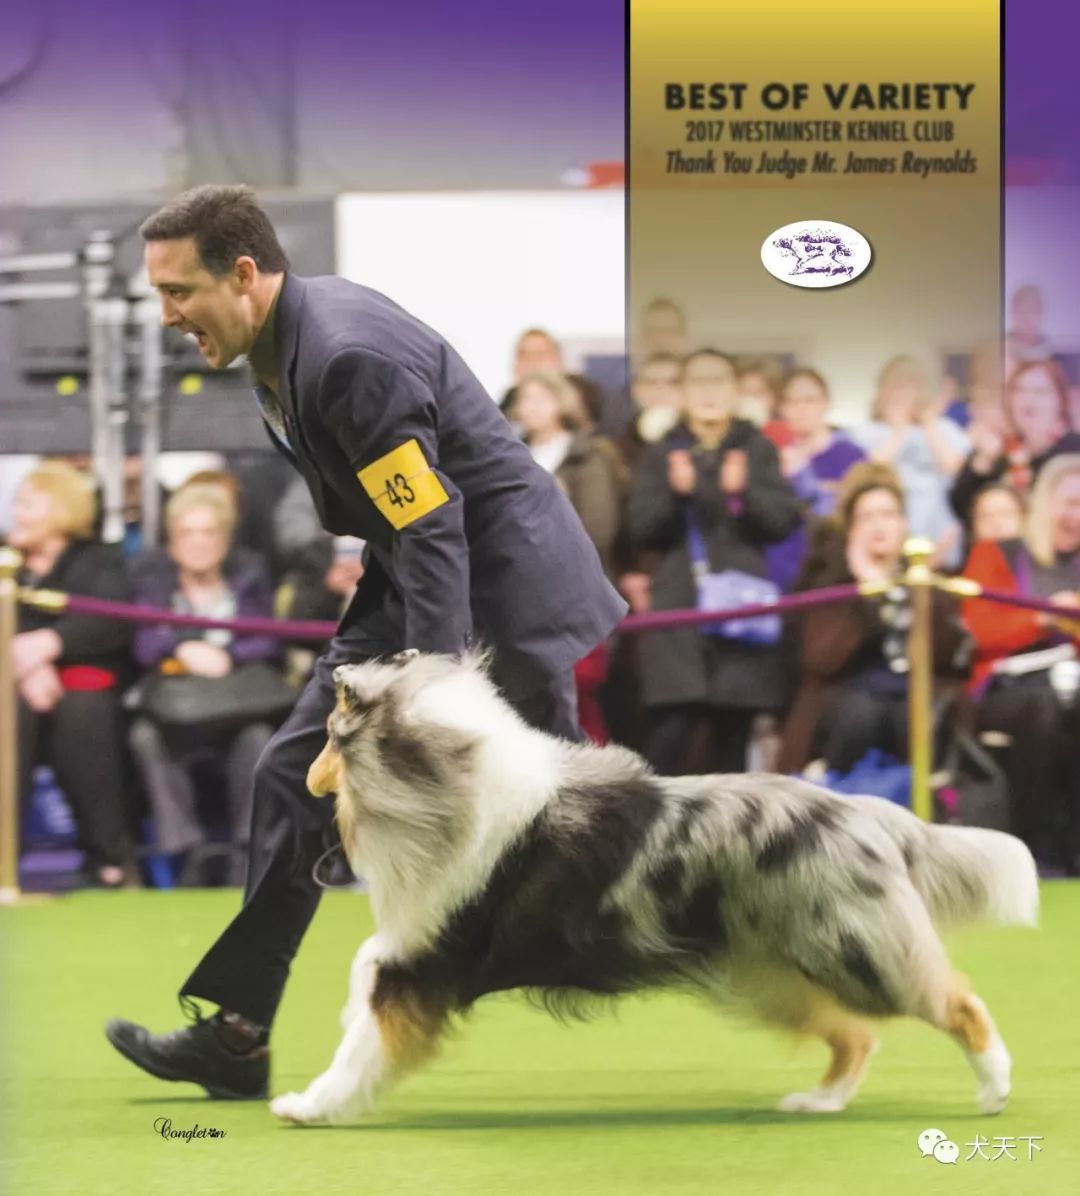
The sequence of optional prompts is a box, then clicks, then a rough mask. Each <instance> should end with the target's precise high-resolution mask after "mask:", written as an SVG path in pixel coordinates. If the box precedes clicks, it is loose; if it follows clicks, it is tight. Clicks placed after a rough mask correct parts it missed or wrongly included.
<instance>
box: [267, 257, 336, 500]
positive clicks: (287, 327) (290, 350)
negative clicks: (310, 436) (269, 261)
mask: <svg viewBox="0 0 1080 1196" xmlns="http://www.w3.org/2000/svg"><path fill="white" fill-rule="evenodd" d="M303 304H304V282H303V279H301V278H297V276H296V275H295V274H292V273H286V275H285V278H284V281H283V282H282V284H281V293H280V294H279V295H278V302H277V311H276V313H275V316H274V341H275V348H276V349H277V363H278V388H279V390H280V391H281V393H280V394H279V395H278V402H279V403H280V404H281V411H282V414H283V416H284V418H285V432H286V435H287V436H288V438H289V444H290V446H291V447H292V451H293V454H294V456H295V458H296V465H297V466H298V468H299V469H300V472H301V473H302V474H303V475H304V478H305V480H306V481H307V484H308V489H309V490H310V491H311V497H312V498H313V499H314V501H315V506H316V508H317V509H318V512H319V515H320V517H324V516H325V514H326V498H325V494H324V492H323V480H322V476H321V474H320V473H319V469H318V466H317V465H316V463H315V462H314V461H313V460H312V458H311V455H310V453H309V452H308V447H307V444H306V442H305V440H304V434H303V432H302V430H301V428H300V417H299V411H298V404H297V396H296V395H295V394H294V393H293V378H294V376H295V371H296V357H297V353H298V352H299V348H300V310H301V308H302V307H303Z"/></svg>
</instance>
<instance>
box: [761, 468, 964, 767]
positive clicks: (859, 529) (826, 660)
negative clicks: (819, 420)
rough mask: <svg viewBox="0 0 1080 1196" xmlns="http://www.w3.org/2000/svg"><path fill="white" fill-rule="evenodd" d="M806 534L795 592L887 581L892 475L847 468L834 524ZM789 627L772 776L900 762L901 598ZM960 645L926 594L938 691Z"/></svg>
mask: <svg viewBox="0 0 1080 1196" xmlns="http://www.w3.org/2000/svg"><path fill="white" fill-rule="evenodd" d="M816 532H817V534H816V536H815V540H814V544H813V546H812V548H811V552H810V555H809V556H808V557H807V560H806V564H805V566H804V568H803V573H802V576H801V578H800V580H799V584H798V587H797V588H798V589H801V590H802V589H805V590H811V589H817V588H819V587H821V586H833V585H844V584H850V583H852V582H880V581H885V580H888V579H889V578H891V577H894V576H895V575H896V574H897V573H898V572H899V570H900V568H901V565H902V557H903V547H904V540H905V538H906V536H907V517H906V515H905V511H904V492H903V488H902V486H901V484H900V480H899V478H898V477H897V475H896V473H895V471H894V470H892V469H891V468H889V467H888V466H882V465H875V464H873V463H871V462H864V463H862V464H859V465H856V466H854V468H852V469H851V471H850V472H849V473H848V475H847V478H846V479H845V480H844V483H843V486H842V489H841V492H840V494H839V497H838V508H837V513H836V517H835V519H834V520H830V521H826V522H824V523H823V524H820V525H819V526H818V528H817V529H816ZM902 594H903V591H900V595H902ZM793 623H794V627H793V633H792V638H793V641H794V644H795V645H796V647H795V653H794V654H795V656H796V659H797V664H798V671H799V674H800V681H799V688H798V692H797V693H796V696H795V701H794V703H793V704H792V707H791V710H790V712H789V715H788V718H787V721H786V723H785V726H784V730H783V737H782V743H781V749H780V760H779V764H778V769H779V771H780V772H787V773H793V772H800V771H802V769H804V768H805V767H806V766H807V764H808V763H809V762H810V761H811V760H814V759H818V758H823V759H824V760H825V763H826V764H827V766H828V767H829V769H830V770H836V771H837V772H841V773H846V772H849V771H850V770H851V769H852V768H853V767H854V766H855V765H856V764H857V763H858V762H859V761H860V760H861V759H862V757H863V756H864V755H866V753H867V752H868V751H869V750H870V749H871V748H878V749H880V750H881V751H884V752H887V753H889V754H890V755H892V756H895V757H897V758H898V759H904V758H905V757H906V755H907V628H908V626H909V623H910V607H909V606H908V604H907V602H906V601H905V600H904V599H903V598H902V596H894V595H893V594H891V593H890V594H887V595H884V596H881V597H867V598H859V599H857V600H855V601H852V602H845V603H836V604H834V605H830V606H822V607H815V608H813V609H810V610H807V611H804V612H803V613H802V614H800V615H799V616H797V618H796V620H794V621H793ZM965 643H966V637H965V636H964V634H963V629H962V627H961V625H960V623H959V620H958V619H957V618H956V607H955V603H954V602H953V600H952V599H951V598H949V597H947V596H946V595H944V594H942V595H939V594H938V593H937V592H935V595H934V650H935V672H936V674H937V677H938V681H937V686H938V688H939V689H940V690H941V691H942V692H945V691H947V690H949V689H957V688H958V687H959V680H958V678H959V676H960V675H961V674H962V670H963V667H964V665H965V664H966V659H965V657H964V648H965Z"/></svg>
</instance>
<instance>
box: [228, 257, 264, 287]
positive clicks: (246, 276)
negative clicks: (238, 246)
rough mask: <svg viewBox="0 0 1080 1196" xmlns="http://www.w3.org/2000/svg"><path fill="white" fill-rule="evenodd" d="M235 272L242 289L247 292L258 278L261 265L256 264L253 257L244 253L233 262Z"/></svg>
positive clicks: (238, 284)
mask: <svg viewBox="0 0 1080 1196" xmlns="http://www.w3.org/2000/svg"><path fill="white" fill-rule="evenodd" d="M233 274H234V276H235V278H236V283H237V286H238V287H239V288H240V291H241V292H242V293H243V294H247V293H248V292H249V291H250V290H251V289H252V287H254V285H255V283H256V281H257V280H258V277H259V267H258V266H257V265H256V264H255V259H254V258H253V257H248V256H247V254H242V255H241V256H240V257H238V258H237V259H236V261H235V262H234V263H233Z"/></svg>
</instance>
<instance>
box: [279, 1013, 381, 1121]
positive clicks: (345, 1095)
mask: <svg viewBox="0 0 1080 1196" xmlns="http://www.w3.org/2000/svg"><path fill="white" fill-rule="evenodd" d="M387 1063H388V1060H387V1052H386V1050H385V1046H384V1043H383V1036H382V1031H381V1028H380V1026H379V1021H378V1019H377V1018H376V1016H375V1013H374V1011H373V1010H372V1008H371V1005H370V1001H369V1002H366V1003H365V1004H364V1005H363V1006H362V1007H361V1009H360V1010H359V1012H358V1013H357V1015H356V1018H355V1020H354V1021H353V1022H352V1024H351V1025H350V1026H349V1027H348V1028H347V1029H346V1031H345V1036H344V1037H343V1038H342V1040H341V1043H340V1045H339V1046H338V1049H337V1050H336V1051H335V1052H334V1058H333V1061H332V1062H331V1064H330V1066H329V1067H328V1068H327V1069H326V1071H324V1072H323V1074H322V1075H321V1076H317V1077H316V1078H315V1079H314V1080H312V1081H311V1083H310V1084H309V1085H308V1086H307V1088H306V1089H305V1090H304V1091H303V1092H286V1093H285V1094H284V1095H282V1096H278V1097H275V1099H274V1100H272V1101H271V1102H270V1110H271V1112H272V1113H274V1114H275V1115H276V1116H278V1117H280V1118H281V1119H282V1120H283V1121H295V1122H299V1123H300V1124H302V1125H317V1124H320V1123H324V1124H330V1125H349V1124H352V1123H353V1122H355V1121H357V1120H358V1119H359V1118H360V1117H361V1116H362V1115H363V1114H364V1113H365V1112H367V1110H368V1109H369V1108H370V1107H371V1104H372V1102H373V1100H374V1098H375V1093H376V1090H377V1089H378V1087H379V1085H380V1083H381V1081H382V1080H383V1078H384V1077H385V1075H386V1073H387V1070H388V1068H387Z"/></svg>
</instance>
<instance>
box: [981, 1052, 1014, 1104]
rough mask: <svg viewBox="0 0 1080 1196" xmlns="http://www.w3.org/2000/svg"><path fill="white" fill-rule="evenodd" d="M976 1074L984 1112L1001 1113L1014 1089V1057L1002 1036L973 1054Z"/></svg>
mask: <svg viewBox="0 0 1080 1196" xmlns="http://www.w3.org/2000/svg"><path fill="white" fill-rule="evenodd" d="M971 1062H972V1065H973V1066H974V1068H975V1074H976V1076H977V1077H978V1079H979V1088H978V1093H977V1096H976V1100H977V1101H978V1104H979V1110H980V1112H982V1113H991V1114H993V1113H1000V1112H1001V1110H1002V1109H1004V1108H1005V1105H1006V1104H1007V1103H1008V1100H1009V1092H1010V1091H1011V1089H1012V1085H1011V1083H1010V1080H1009V1078H1010V1075H1011V1074H1012V1059H1011V1058H1010V1057H1009V1052H1008V1050H1007V1049H1006V1046H1005V1044H1004V1043H1003V1042H1002V1041H1001V1039H1000V1038H998V1039H996V1040H995V1041H994V1042H992V1043H991V1045H990V1046H989V1048H988V1049H987V1050H985V1051H983V1052H982V1053H981V1054H978V1055H972V1056H971Z"/></svg>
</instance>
